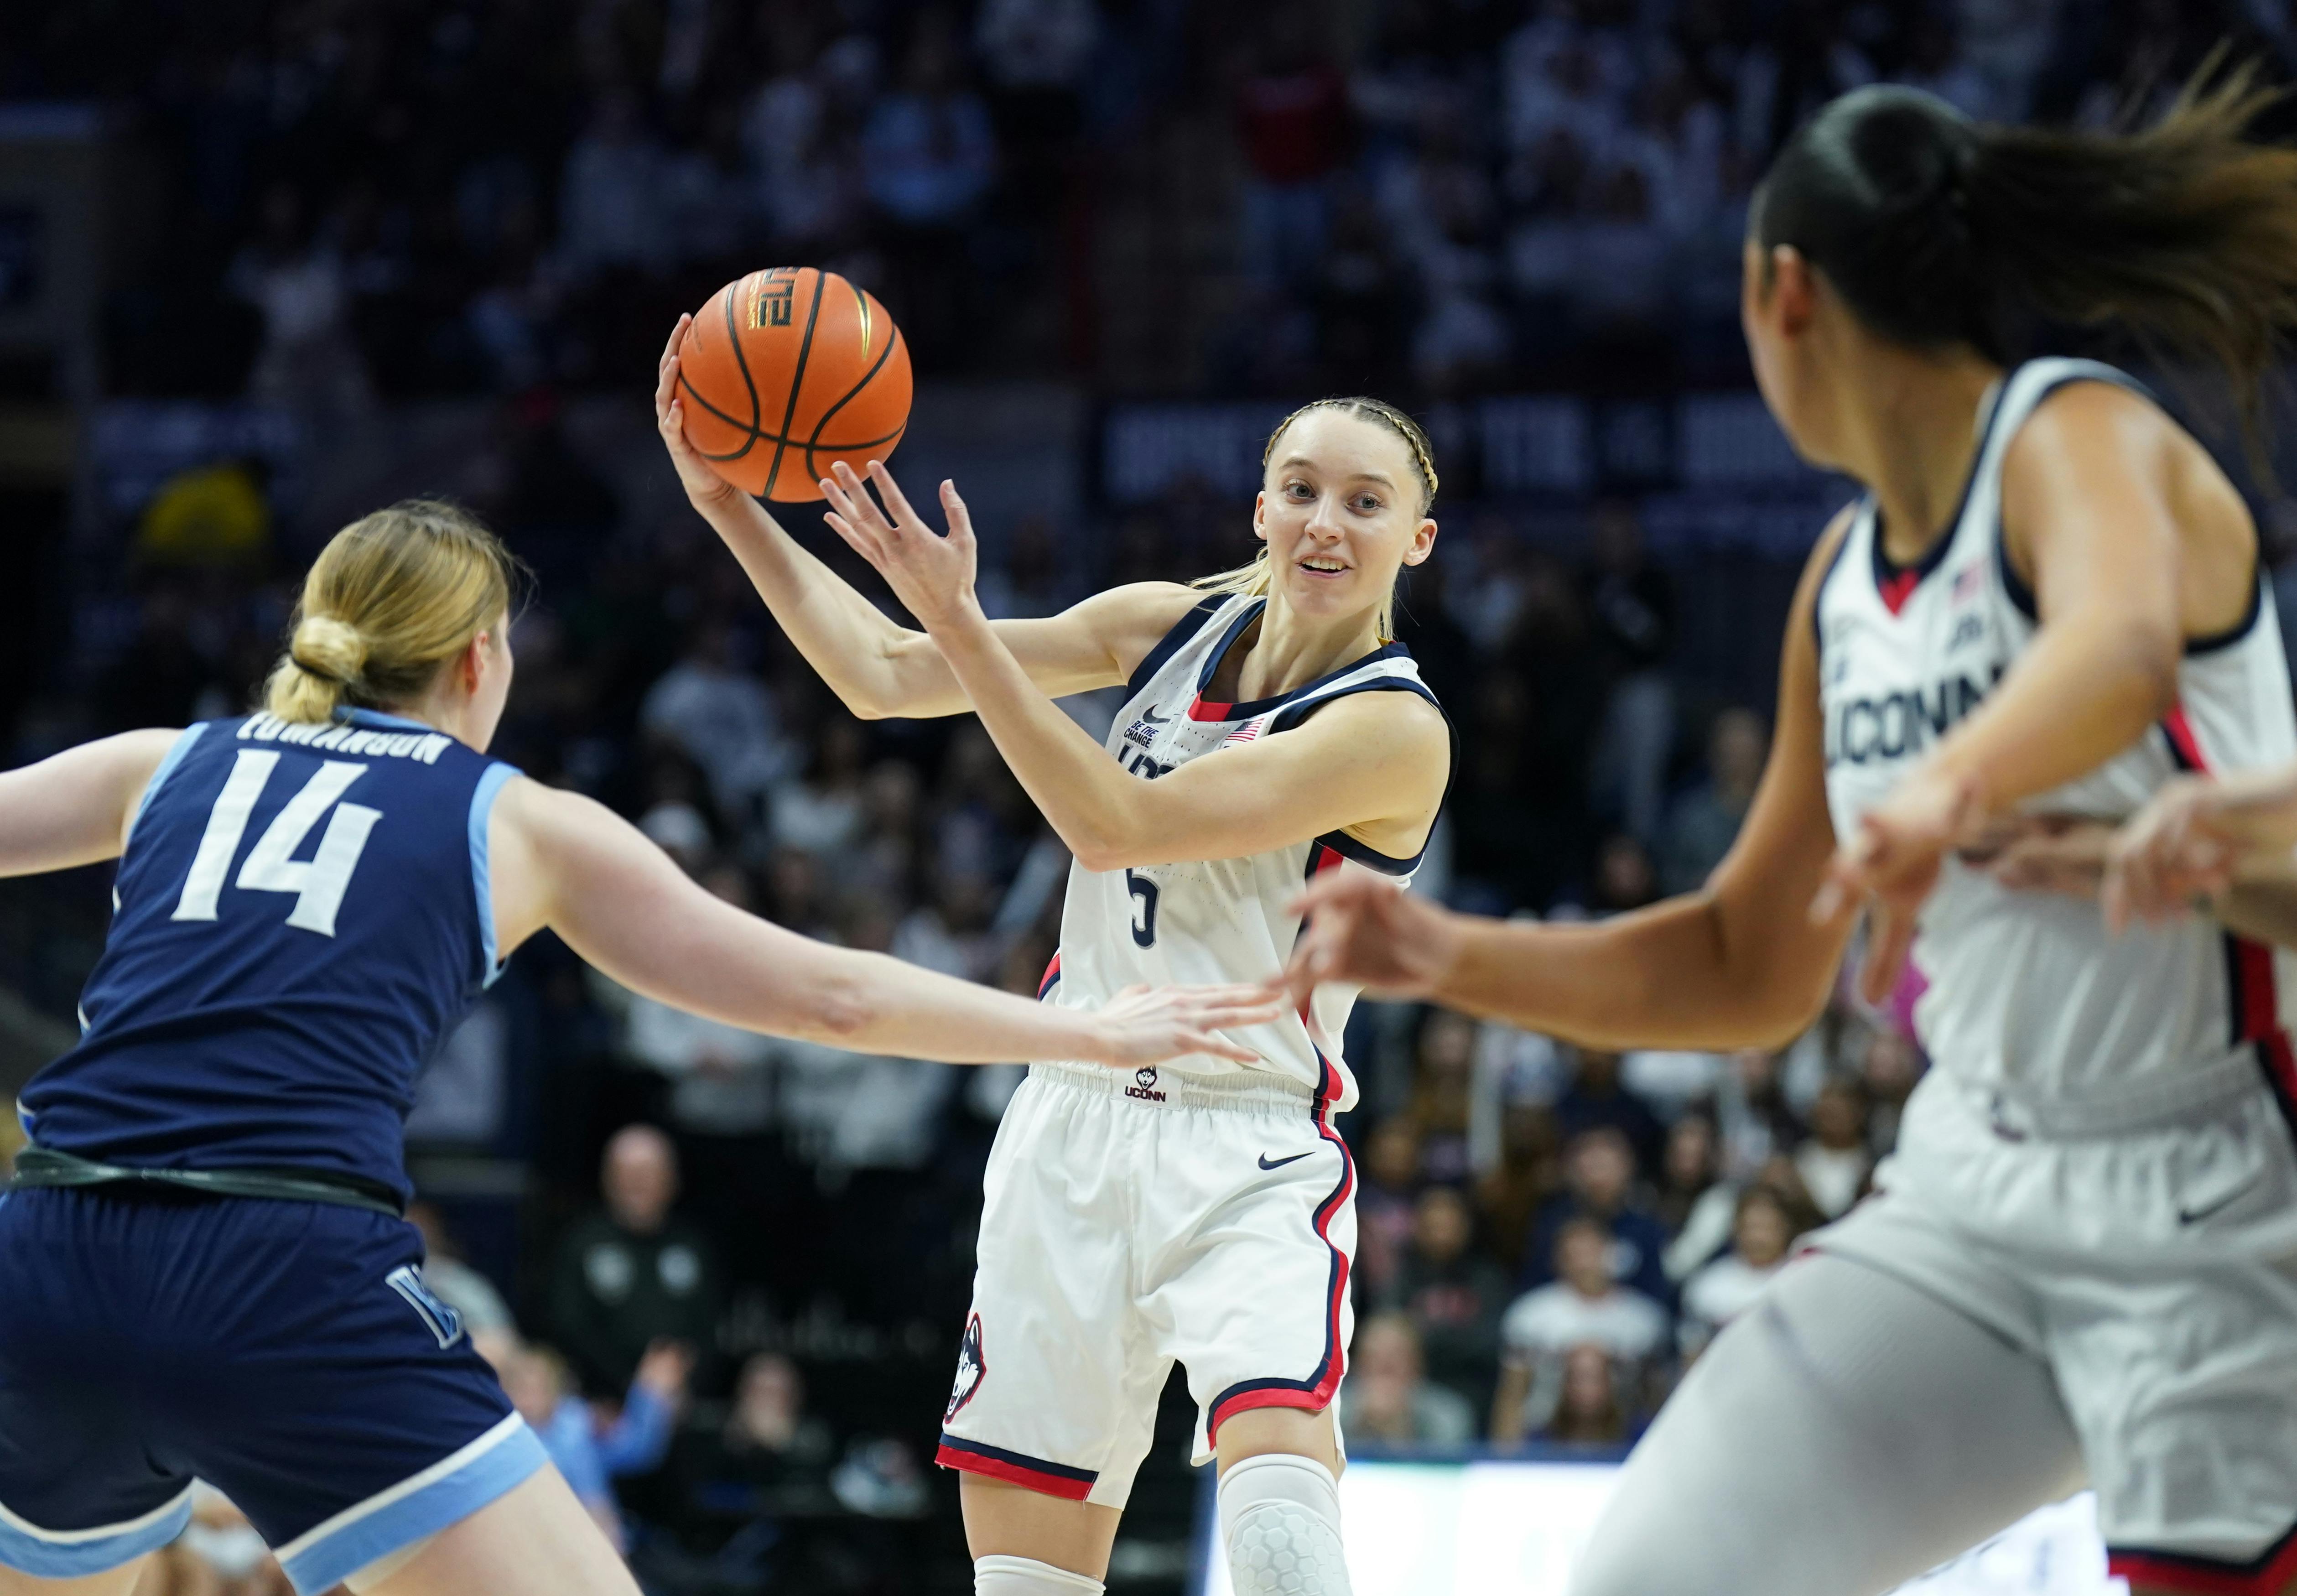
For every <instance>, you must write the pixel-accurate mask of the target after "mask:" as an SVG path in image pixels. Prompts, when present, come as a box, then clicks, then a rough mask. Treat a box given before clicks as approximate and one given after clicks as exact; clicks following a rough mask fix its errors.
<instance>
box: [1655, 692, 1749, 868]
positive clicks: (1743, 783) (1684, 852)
mask: <svg viewBox="0 0 2297 1596" xmlns="http://www.w3.org/2000/svg"><path fill="white" fill-rule="evenodd" d="M1770 749H1771V737H1770V730H1769V728H1767V727H1766V726H1765V725H1764V724H1763V718H1762V717H1761V716H1760V715H1758V714H1757V713H1756V712H1754V711H1752V710H1750V709H1738V708H1733V709H1727V710H1725V711H1724V712H1722V713H1721V714H1719V715H1717V716H1716V717H1715V724H1714V727H1713V728H1711V729H1710V730H1709V731H1708V735H1707V779H1706V780H1705V781H1703V782H1701V783H1700V785H1699V786H1695V787H1693V788H1692V790H1691V791H1689V792H1687V793H1685V794H1683V796H1681V797H1680V798H1677V799H1676V800H1675V804H1674V807H1673V808H1671V809H1669V810H1668V811H1667V833H1666V835H1665V836H1664V838H1662V840H1661V842H1660V843H1659V885H1660V887H1661V888H1662V890H1664V891H1665V892H1667V893H1670V894H1673V893H1688V892H1692V891H1695V890H1696V889H1697V888H1698V887H1699V886H1700V884H1703V883H1704V882H1705V881H1706V879H1707V877H1708V874H1709V873H1710V872H1711V871H1712V870H1713V869H1714V868H1715V867H1716V866H1717V865H1718V864H1721V863H1722V862H1723V856H1724V855H1725V853H1728V852H1729V851H1731V844H1732V843H1733V842H1734V841H1736V840H1737V838H1738V835H1739V823H1740V822H1741V820H1743V819H1746V818H1747V808H1748V806H1749V805H1750V804H1751V803H1753V802H1754V801H1755V785H1756V783H1758V782H1759V781H1760V780H1762V778H1763V762H1764V761H1765V760H1766V759H1768V758H1769V757H1770Z"/></svg>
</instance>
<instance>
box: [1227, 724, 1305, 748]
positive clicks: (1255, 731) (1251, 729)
mask: <svg viewBox="0 0 2297 1596" xmlns="http://www.w3.org/2000/svg"><path fill="white" fill-rule="evenodd" d="M1259 735H1260V722H1259V721H1257V720H1247V721H1246V722H1245V723H1244V724H1243V725H1242V726H1239V727H1238V728H1236V729H1235V730H1234V731H1232V732H1231V733H1229V734H1228V736H1224V737H1223V738H1222V739H1221V746H1222V747H1223V748H1225V747H1227V746H1228V745H1230V744H1231V743H1249V742H1251V741H1252V739H1253V738H1255V737H1256V736H1259ZM1285 746H1286V747H1290V746H1291V745H1290V744H1289V743H1288V744H1286V745H1285Z"/></svg>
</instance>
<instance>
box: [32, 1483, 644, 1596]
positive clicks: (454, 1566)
mask: <svg viewBox="0 0 2297 1596" xmlns="http://www.w3.org/2000/svg"><path fill="white" fill-rule="evenodd" d="M382 1566H383V1567H388V1566H389V1564H388V1560H386V1562H385V1564H383V1565H382ZM371 1572H372V1571H363V1572H362V1573H360V1574H355V1575H352V1576H351V1577H350V1579H349V1580H347V1581H345V1582H344V1583H345V1584H349V1585H350V1588H351V1591H352V1592H353V1596H638V1582H637V1581H636V1580H634V1579H632V1578H631V1577H630V1570H629V1569H628V1568H626V1567H623V1566H622V1559H621V1558H620V1557H619V1556H617V1555H616V1554H615V1551H614V1549H613V1547H612V1546H610V1545H608V1544H607V1543H606V1537H605V1532H604V1531H602V1530H600V1529H599V1527H598V1526H597V1523H596V1522H595V1521H594V1520H592V1518H591V1517H590V1515H589V1513H587V1512H585V1511H584V1510H583V1508H582V1503H581V1502H580V1501H579V1500H578V1499H577V1498H576V1496H575V1494H574V1493H573V1491H572V1489H571V1488H570V1487H569V1486H568V1485H567V1484H566V1481H565V1480H564V1477H561V1476H560V1474H559V1472H558V1470H557V1469H556V1468H545V1469H543V1470H541V1471H540V1472H539V1473H537V1474H535V1475H533V1476H531V1477H529V1478H528V1479H527V1480H526V1482H525V1483H524V1484H523V1485H518V1486H516V1487H515V1488H514V1489H512V1490H510V1491H508V1492H506V1493H504V1494H503V1495H501V1496H498V1497H497V1498H496V1499H495V1500H494V1501H490V1502H489V1503H488V1504H487V1505H486V1506H485V1507H482V1508H481V1509H480V1510H478V1511H477V1512H475V1513H473V1514H472V1515H471V1516H470V1517H469V1518H465V1519H463V1520H462V1521H461V1522H459V1523H457V1524H450V1525H449V1526H447V1527H446V1528H445V1529H442V1530H440V1532H439V1533H438V1534H435V1535H433V1536H432V1537H431V1539H430V1540H429V1541H428V1542H427V1543H424V1546H423V1548H422V1550H421V1551H417V1552H416V1554H415V1555H414V1556H413V1557H412V1558H410V1559H408V1560H407V1561H406V1562H405V1563H403V1564H401V1565H399V1567H395V1568H391V1571H390V1572H389V1573H388V1574H387V1575H383V1576H382V1577H380V1578H375V1579H372V1580H370V1577H369V1574H370V1573H371ZM42 1596H46V1593H45V1592H42Z"/></svg>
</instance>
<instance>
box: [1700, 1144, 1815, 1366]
mask: <svg viewBox="0 0 2297 1596" xmlns="http://www.w3.org/2000/svg"><path fill="white" fill-rule="evenodd" d="M1794 1238H1795V1222H1794V1216H1793V1214H1792V1213H1790V1212H1789V1211H1788V1208H1787V1205H1786V1201H1785V1199H1784V1198H1782V1197H1780V1196H1779V1194H1778V1193H1777V1192H1775V1191H1774V1190H1772V1189H1770V1188H1769V1187H1767V1186H1750V1187H1749V1188H1747V1189H1746V1190H1745V1191H1743V1192H1741V1193H1740V1195H1739V1210H1738V1213H1736V1215H1734V1216H1733V1221H1732V1225H1731V1250H1730V1251H1729V1252H1728V1253H1725V1255H1723V1256H1722V1257H1720V1258H1717V1259H1716V1260H1715V1262H1713V1263H1709V1264H1708V1265H1707V1266H1706V1267H1705V1268H1703V1269H1701V1270H1700V1271H1699V1272H1698V1273H1697V1274H1694V1275H1692V1277H1691V1279H1689V1281H1687V1282H1686V1283H1685V1284H1684V1287H1683V1323H1682V1325H1681V1326H1680V1328H1679V1329H1678V1332H1677V1334H1678V1337H1679V1338H1680V1340H1681V1343H1682V1346H1683V1351H1684V1356H1686V1357H1696V1356H1697V1355H1698V1354H1699V1353H1700V1351H1702V1350H1703V1349H1704V1348H1705V1347H1706V1345H1707V1344H1708V1342H1709V1341H1711V1340H1713V1339H1714V1337H1715V1332H1716V1331H1717V1330H1719V1329H1722V1328H1723V1327H1724V1326H1725V1325H1726V1324H1728V1323H1729V1322H1730V1321H1731V1320H1733V1319H1736V1318H1737V1317H1738V1316H1739V1315H1740V1314H1741V1313H1743V1312H1746V1310H1747V1308H1748V1307H1749V1305H1750V1304H1752V1303H1753V1302H1754V1300H1755V1299H1756V1298H1757V1297H1758V1296H1761V1295H1762V1294H1763V1291H1764V1290H1765V1288H1766V1287H1768V1286H1769V1285H1770V1283H1771V1282H1772V1281H1773V1280H1774V1279H1777V1278H1778V1272H1779V1271H1780V1270H1782V1269H1783V1268H1785V1267H1786V1261H1787V1249H1788V1248H1790V1247H1791V1246H1793V1245H1794Z"/></svg>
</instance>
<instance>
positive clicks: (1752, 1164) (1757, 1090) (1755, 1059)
mask: <svg viewBox="0 0 2297 1596" xmlns="http://www.w3.org/2000/svg"><path fill="white" fill-rule="evenodd" d="M1785 1057H1786V1056H1785V1054H1784V1053H1783V1052H1782V1051H1776V1050H1774V1049H1769V1048H1741V1049H1740V1050H1739V1051H1737V1052H1736V1053H1733V1054H1732V1055H1731V1068H1730V1069H1729V1070H1728V1071H1727V1072H1725V1074H1724V1076H1723V1079H1722V1082H1721V1084H1720V1087H1719V1089H1718V1090H1717V1092H1716V1098H1715V1114H1716V1123H1717V1129H1719V1130H1720V1131H1722V1134H1723V1172H1724V1173H1725V1175H1728V1176H1730V1177H1731V1178H1732V1179H1733V1180H1742V1181H1743V1180H1748V1179H1750V1178H1752V1176H1753V1175H1754V1173H1755V1172H1756V1171H1757V1170H1758V1169H1760V1168H1762V1166H1763V1165H1764V1164H1766V1163H1768V1162H1769V1161H1770V1159H1771V1157H1772V1156H1774V1154H1783V1153H1786V1152H1788V1151H1789V1150H1790V1149H1791V1148H1793V1147H1794V1145H1795V1144H1796V1143H1797V1142H1798V1141H1799V1140H1801V1139H1802V1123H1801V1122H1800V1121H1799V1119H1797V1118H1796V1117H1795V1112H1794V1109H1793V1107H1791V1105H1790V1104H1789V1103H1788V1101H1787V1094H1786V1082H1785V1078H1784V1077H1785V1068H1784V1065H1785Z"/></svg>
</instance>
